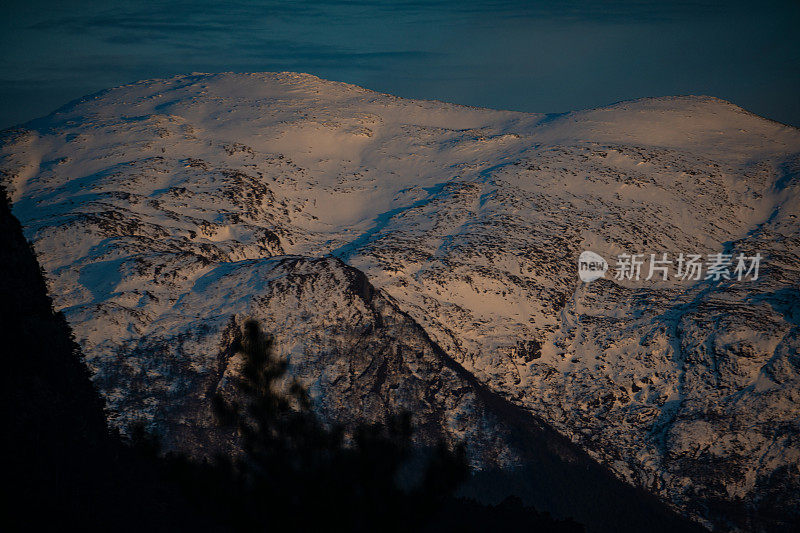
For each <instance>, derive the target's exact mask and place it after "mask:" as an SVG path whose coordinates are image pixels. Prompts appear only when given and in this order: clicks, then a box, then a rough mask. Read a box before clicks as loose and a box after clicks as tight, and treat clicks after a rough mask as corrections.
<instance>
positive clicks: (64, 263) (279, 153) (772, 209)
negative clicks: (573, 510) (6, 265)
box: [0, 73, 800, 529]
mask: <svg viewBox="0 0 800 533" xmlns="http://www.w3.org/2000/svg"><path fill="white" fill-rule="evenodd" d="M798 154H800V131H798V130H797V129H795V128H791V127H788V126H784V125H781V124H778V123H774V122H771V121H767V120H765V119H762V118H760V117H757V116H754V115H752V114H749V113H747V112H746V111H744V110H742V109H740V108H738V107H736V106H734V105H732V104H730V103H727V102H724V101H721V100H718V99H714V98H709V97H676V98H658V99H644V100H637V101H633V102H624V103H620V104H616V105H613V106H610V107H607V108H602V109H595V110H587V111H580V112H574V113H567V114H561V115H531V114H523V113H514V112H505V111H492V110H483V109H474V108H467V107H462V106H457V105H451V104H445V103H440V102H432V101H412V100H404V99H400V98H396V97H393V96H389V95H382V94H378V93H374V92H371V91H367V90H365V89H362V88H359V87H354V86H351V85H346V84H341V83H333V82H328V81H324V80H320V79H318V78H315V77H313V76H309V75H302V74H291V73H283V74H250V75H244V74H220V75H193V76H184V77H176V78H172V79H168V80H148V81H143V82H139V83H135V84H131V85H127V86H123V87H119V88H115V89H111V90H108V91H104V92H102V93H98V94H97V95H93V96H90V97H87V98H84V99H82V100H80V101H77V102H73V103H72V104H69V105H68V106H65V107H64V108H62V109H61V110H59V111H57V112H56V113H54V114H52V115H50V116H49V117H46V118H43V119H40V120H37V121H33V122H31V123H29V124H26V125H25V126H24V127H23V128H19V129H14V130H7V131H6V132H4V134H3V144H2V152H0V155H2V161H1V162H0V170H2V173H3V176H4V178H3V181H4V184H5V186H6V187H7V188H9V190H10V191H11V193H12V198H13V200H14V202H15V203H14V213H15V215H16V216H17V217H18V218H19V219H20V221H21V222H22V223H23V225H24V227H25V231H26V234H27V236H28V238H29V239H31V241H32V242H33V243H34V246H35V248H36V250H37V253H38V254H39V260H40V263H41V264H42V265H43V267H44V268H45V270H46V272H47V274H48V277H49V282H50V289H51V293H52V295H53V297H54V301H55V303H56V305H57V307H58V308H59V309H61V310H63V311H64V313H65V314H66V316H67V318H68V320H69V321H70V323H71V325H72V327H73V330H74V331H75V334H76V337H77V338H78V340H79V342H80V343H81V345H82V347H83V350H84V353H85V354H86V359H87V363H88V364H89V365H90V367H91V368H92V370H93V372H94V373H95V381H96V383H98V385H99V386H100V388H101V390H102V392H103V394H104V395H105V397H106V399H107V402H108V405H109V417H110V418H111V420H113V421H115V422H117V423H118V424H120V425H121V426H123V427H124V426H125V425H126V424H127V423H129V422H130V421H132V420H136V419H139V418H142V417H143V418H146V419H148V420H151V421H152V423H153V424H154V425H156V426H158V427H160V428H161V430H162V431H164V432H165V433H166V434H168V435H172V436H173V441H172V442H171V444H172V445H173V446H177V447H189V448H202V446H203V442H204V439H207V426H208V424H209V421H208V420H207V410H206V407H207V405H206V404H205V403H204V402H206V401H207V397H208V394H207V393H208V390H210V389H213V388H214V387H215V386H216V384H217V383H218V382H219V380H220V379H222V378H223V376H224V372H225V370H226V365H228V364H229V362H228V361H227V360H226V359H225V357H224V356H223V355H222V354H223V353H224V351H225V345H224V341H225V335H226V333H225V332H226V328H228V327H230V326H229V321H230V319H231V316H232V315H235V316H236V317H237V320H239V322H241V320H242V319H243V318H244V317H245V316H250V315H253V316H257V317H259V318H262V319H263V320H264V321H265V324H266V326H267V328H268V329H270V330H271V331H273V332H274V333H275V334H276V336H277V339H278V342H279V346H280V349H281V351H282V353H284V354H286V355H287V356H289V357H290V361H291V362H292V365H293V367H294V368H295V369H296V371H297V372H298V374H300V375H302V376H304V379H305V380H306V382H307V383H308V384H309V385H310V386H311V388H312V391H314V392H315V395H316V398H317V404H318V406H319V408H320V409H321V410H322V411H323V412H326V413H328V416H330V417H333V418H337V417H343V418H346V417H348V416H353V417H359V418H367V419H369V418H370V417H376V416H380V414H381V413H384V412H385V411H386V409H388V408H387V407H386V405H383V406H382V405H381V404H382V402H383V403H384V404H391V405H392V408H396V407H398V406H406V407H411V408H413V409H419V410H420V414H419V416H420V419H423V420H425V421H426V422H428V421H433V420H436V421H437V422H436V423H437V424H439V427H440V428H445V433H447V434H448V435H450V437H451V438H453V439H456V438H459V437H464V436H470V435H472V434H473V433H470V432H474V431H477V429H476V428H479V427H480V426H481V424H482V422H481V420H482V419H481V417H479V416H473V415H471V414H467V415H463V416H462V417H461V419H462V420H461V421H460V422H457V421H455V420H454V419H453V417H455V418H459V417H458V416H457V413H459V412H460V409H459V408H458V407H457V406H458V405H460V404H459V403H458V401H456V398H458V397H459V395H458V394H457V393H456V392H454V391H458V390H459V387H460V386H457V385H453V384H450V385H448V386H447V387H445V388H444V390H445V392H444V393H443V395H444V396H445V397H446V398H448V400H441V401H437V402H433V403H431V402H428V403H426V404H425V406H424V407H423V406H422V405H421V404H418V403H414V402H417V401H419V398H420V397H422V396H424V395H421V392H420V391H422V390H423V389H424V388H425V387H423V386H420V388H418V389H415V388H414V387H413V386H411V385H408V384H409V383H411V382H413V380H411V378H410V377H409V376H411V375H417V377H418V378H419V379H421V380H422V382H423V383H426V382H428V381H429V380H431V379H433V378H432V376H436V375H438V372H439V371H438V370H431V369H430V368H415V369H411V370H410V369H408V368H407V367H405V366H404V367H403V370H402V372H401V371H400V369H399V367H398V368H395V369H394V371H393V372H394V373H395V374H396V376H395V379H396V380H397V383H389V382H391V381H392V378H391V374H392V373H391V372H390V373H389V374H388V375H387V374H386V373H385V372H384V374H380V375H378V374H376V375H374V376H372V377H370V378H369V379H368V381H369V383H372V384H375V383H376V382H380V386H379V387H377V388H376V389H375V390H376V391H378V393H376V395H372V396H369V398H368V401H367V400H366V399H365V400H364V401H365V402H367V403H365V404H364V405H363V407H362V406H358V402H357V401H354V400H353V398H350V397H348V396H346V395H343V393H342V390H347V387H345V388H344V389H342V387H343V385H342V384H343V380H344V381H347V379H345V377H344V376H353V375H362V374H363V372H364V369H361V370H357V369H355V367H353V368H351V367H350V366H348V365H349V364H350V363H348V362H347V361H348V356H347V354H350V358H351V359H352V361H351V362H352V364H353V365H355V364H356V363H355V362H354V361H359V360H361V359H363V357H364V354H365V353H367V352H370V351H371V352H370V353H372V352H374V351H376V350H378V351H380V350H379V348H378V347H380V346H383V345H382V344H380V343H379V344H378V345H370V344H369V343H367V344H366V345H362V344H360V341H359V338H360V335H361V333H354V332H358V331H361V330H359V328H360V327H362V326H364V327H366V326H365V325H364V323H363V321H364V318H363V317H364V316H371V312H370V313H368V312H366V311H364V310H363V309H362V310H361V311H359V312H356V311H354V309H355V308H358V305H356V303H357V299H356V298H355V296H353V295H354V294H358V291H347V290H344V289H343V288H342V287H343V286H344V285H342V283H344V281H342V280H344V279H345V278H347V275H345V274H344V272H349V271H348V270H346V269H345V270H343V269H342V267H341V266H336V265H338V263H331V262H330V261H331V260H327V262H323V263H319V262H313V261H312V262H310V263H307V265H306V263H302V264H303V265H306V266H303V267H302V268H306V269H310V270H309V272H307V273H306V277H304V276H303V275H292V276H288V274H286V272H284V271H283V270H282V269H284V266H285V261H287V260H291V261H301V262H302V261H307V260H306V259H302V258H320V257H326V256H331V255H332V256H335V257H338V258H339V259H341V260H343V261H344V262H346V263H347V264H348V265H350V266H352V267H355V268H357V269H359V270H360V271H361V272H363V273H365V274H366V279H368V280H369V282H370V283H371V286H374V287H376V288H377V289H378V290H379V292H380V294H381V298H382V299H386V301H387V302H390V303H391V306H392V308H393V309H395V311H393V313H397V312H399V313H402V314H403V315H404V316H405V315H406V314H407V316H408V318H409V320H411V321H412V322H415V323H417V324H419V325H421V326H422V328H424V331H425V332H426V336H429V337H430V339H429V341H432V343H433V344H432V346H437V347H441V349H442V350H444V353H445V354H446V355H445V356H444V357H445V358H446V359H452V360H453V361H456V362H457V363H458V364H459V365H460V366H461V367H463V369H466V370H467V371H468V372H469V373H470V374H472V375H473V376H475V377H476V378H477V379H478V380H479V381H480V382H481V383H483V384H484V385H485V386H486V387H488V388H489V389H491V390H493V391H496V392H498V393H499V394H501V395H502V396H503V397H505V398H506V399H508V400H509V401H511V402H513V403H515V404H516V405H518V406H520V407H523V408H525V409H527V410H529V411H530V412H531V413H533V414H535V415H537V416H540V417H541V418H542V419H544V420H546V421H547V422H548V423H550V424H552V425H553V426H554V427H556V428H557V429H558V430H559V431H560V432H561V433H562V434H564V435H566V436H567V437H569V438H570V439H571V440H572V441H573V442H575V443H577V444H579V445H580V446H581V447H583V448H584V449H585V450H587V451H588V452H589V453H590V454H592V455H593V456H594V457H595V458H597V459H598V460H600V461H602V462H604V463H606V464H608V465H609V466H610V467H611V468H612V469H613V470H614V471H615V472H616V473H617V475H619V476H620V477H621V478H623V479H625V480H627V481H629V482H631V483H634V484H636V485H638V486H641V487H644V488H646V489H648V490H650V491H652V492H654V493H656V494H658V495H659V496H661V497H662V498H663V499H664V500H665V501H668V502H671V504H673V505H675V506H676V507H677V508H679V509H680V510H681V511H682V512H684V513H685V514H686V515H688V516H692V517H694V518H696V519H700V520H703V521H704V522H705V523H706V524H713V525H715V526H717V527H720V528H722V529H737V528H738V529H758V528H761V527H768V526H770V525H775V523H773V522H771V521H770V520H772V519H770V518H766V517H767V516H769V514H770V513H777V516H778V517H780V516H785V515H786V513H788V512H789V510H790V509H795V510H796V509H797V508H798V504H799V503H800V502H798V500H797V496H796V494H798V490H797V489H798V488H800V471H798V463H800V443H799V442H798V438H799V437H800V422H799V421H798V413H799V411H800V408H799V407H798V405H800V378H799V377H798V362H799V360H798V355H797V353H798V344H799V342H800V341H798V322H797V320H798V300H800V293H799V292H798V285H800V273H798V268H800V258H798V250H800V247H799V246H798V244H800V243H799V242H798V241H799V240H800V231H799V230H800V227H799V224H800V223H798V218H797V217H798V215H800V213H798V211H800V203H798V197H799V196H800V194H799V191H800V183H798V179H797V176H798V169H799V167H800V157H798ZM586 249H591V250H594V251H595V252H598V253H600V254H601V255H603V256H604V257H606V258H607V259H610V258H612V257H615V256H616V255H617V254H619V253H622V252H628V253H648V254H649V253H651V252H652V253H661V252H669V253H678V252H684V253H700V254H707V253H715V252H722V251H732V252H739V251H741V252H745V253H747V254H748V255H752V254H754V253H755V252H760V253H761V254H762V255H763V256H765V259H764V265H763V267H762V272H761V277H760V278H759V279H758V280H756V281H742V282H737V281H735V280H733V281H721V282H711V281H708V282H707V281H702V280H701V281H697V282H685V281H669V282H645V281H639V282H634V281H630V282H617V281H614V280H611V279H606V280H600V281H597V282H593V283H592V284H589V285H585V284H583V283H581V282H580V281H579V279H578V277H577V275H576V273H577V269H576V260H577V257H578V255H579V254H580V252H581V251H583V250H586ZM292 258H294V259H292ZM280 265H284V266H280ZM298 268H299V267H298ZM301 270H302V269H301ZM309 276H310V277H311V278H312V279H317V278H319V279H324V280H326V281H325V282H324V283H323V282H321V281H320V282H319V283H316V284H314V286H313V287H305V288H304V281H303V280H304V279H307V278H308V277H309ZM337 276H338V277H337ZM289 278H291V280H292V281H291V282H288V281H287V279H289ZM336 280H339V281H336ZM345 285H346V284H345ZM323 287H324V288H323ZM337 287H338V288H337ZM303 295H311V296H309V298H310V300H311V301H312V302H313V303H311V304H309V303H308V302H306V301H304V300H303ZM354 302H355V303H354ZM354 306H355V307H354ZM359 313H361V314H359ZM373 314H374V313H373ZM404 331H405V330H404ZM392 335H395V334H391V335H390V336H392ZM397 335H401V333H397ZM397 335H396V336H397ZM353 336H355V338H353ZM396 336H395V337H396ZM395 337H393V338H395ZM429 341H425V342H429ZM393 342H394V341H393ZM420 342H422V341H420ZM425 342H423V344H425ZM390 344H392V343H390ZM395 344H396V342H395ZM395 344H392V345H393V346H394V345H395ZM380 349H381V350H382V349H383V348H380ZM427 349H428V350H432V349H433V348H427ZM437 349H438V348H437ZM326 354H338V355H337V356H336V357H335V358H333V360H332V361H331V360H328V359H326ZM372 355H373V356H374V353H372ZM434 359H436V358H434ZM367 360H369V361H372V359H371V358H368V359H367ZM437 360H438V359H437ZM437 364H441V363H437ZM342 365H344V366H342ZM423 366H424V365H423ZM434 366H435V365H434ZM367 367H369V368H372V366H371V365H367ZM345 370H346V371H345ZM397 376H402V379H399V378H397ZM348 379H349V378H348ZM376 380H377V381H376ZM381 380H383V381H381ZM409 380H411V381H409ZM390 385H396V387H395V388H391V387H390ZM406 385H408V387H410V390H406V389H405V388H404V387H406ZM404 391H405V392H404ZM398 394H399V395H400V396H399V397H397V398H395V397H394V396H392V395H398ZM344 398H349V399H347V400H345V399H344ZM365 398H367V397H365ZM410 398H415V400H414V401H411V400H410ZM326 402H327V403H326ZM369 402H372V403H369ZM409 402H410V403H409ZM426 409H427V410H428V411H427V414H425V413H426ZM473 411H474V410H473ZM466 412H467V413H470V412H472V411H470V410H469V409H467V410H466ZM203 413H205V414H203ZM434 414H435V416H434ZM448 417H450V418H448ZM431 423H432V422H431ZM437 431H439V430H437ZM479 433H480V432H479ZM481 434H485V432H484V433H481ZM469 438H470V440H474V441H475V443H476V444H475V446H473V448H472V449H471V457H472V459H473V460H474V461H475V463H476V464H477V465H483V466H485V467H486V468H489V467H496V466H503V465H506V466H507V465H511V464H513V463H514V460H513V459H512V458H511V457H510V456H509V457H505V458H504V456H503V454H505V453H511V452H506V451H503V450H507V448H508V447H507V446H506V445H505V444H496V445H495V446H494V448H495V453H494V456H492V453H489V452H487V450H489V449H492V446H488V445H485V444H482V443H483V442H484V441H483V440H481V439H479V438H477V437H471V436H470V437H469ZM479 443H481V444H479ZM487 446H488V447H487ZM487 453H488V455H487ZM490 456H492V457H491V458H490Z"/></svg>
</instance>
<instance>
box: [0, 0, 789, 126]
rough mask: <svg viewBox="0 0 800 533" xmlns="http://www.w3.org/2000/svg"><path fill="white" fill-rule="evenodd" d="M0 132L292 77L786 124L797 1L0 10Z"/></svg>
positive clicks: (51, 5)
mask: <svg viewBox="0 0 800 533" xmlns="http://www.w3.org/2000/svg"><path fill="white" fill-rule="evenodd" d="M0 54H2V55H0V67H1V68H0V128H2V127H7V126H11V125H13V124H16V123H21V122H24V121H26V120H29V119H32V118H35V117H38V116H41V115H44V114H47V113H49V112H50V111H52V110H53V109H55V108H56V107H58V106H60V105H61V104H63V103H66V102H67V101H69V100H72V99H74V98H78V97H80V96H83V95H85V94H88V93H92V92H95V91H98V90H100V89H104V88H107V87H111V86H114V85H120V84H122V83H127V82H131V81H135V80H138V79H142V78H151V77H163V76H171V75H174V74H181V73H190V72H193V71H197V72H221V71H239V72H244V71H274V70H293V71H302V72H310V73H312V74H316V75H318V76H321V77H324V78H329V79H334V80H341V81H347V82H350V83H356V84H358V85H363V86H365V87H368V88H371V89H375V90H379V91H382V92H388V93H392V94H396V95H399V96H406V97H415V98H435V99H439V100H446V101H451V102H457V103H461V104H468V105H477V106H484V107H492V108H504V109H515V110H521V111H534V112H548V113H550V112H561V111H566V110H570V109H581V108H586V107H595V106H601V105H606V104H610V103H612V102H616V101H619V100H625V99H630V98H638V97H642V96H664V95H673V94H709V95H713V96H717V97H720V98H724V99H726V100H730V101H732V102H734V103H736V104H738V105H741V106H743V107H745V108H747V109H749V110H750V111H753V112H755V113H758V114H760V115H763V116H766V117H769V118H772V119H775V120H778V121H781V122H785V123H788V124H792V125H795V126H800V1H797V0H794V1H786V0H783V1H779V0H764V1H759V2H742V1H736V0H733V1H728V2H694V1H678V2H650V1H610V2H608V1H607V2H600V1H590V0H575V1H562V2H556V1H552V2H547V1H528V2H520V1H507V2H499V1H491V0H479V1H470V0H409V1H399V2H388V1H384V2H366V1H364V2H362V1H359V0H350V1H336V0H323V1H307V2H293V1H284V2H264V1H247V2H238V3H235V4H234V3H229V2H222V1H215V2H211V1H208V0H195V1H192V2H158V1H155V2H144V1H142V0H138V1H129V0H125V1H121V0H106V1H102V2H100V1H97V2H95V1H84V2H75V1H69V0H66V1H61V2H53V1H41V0H26V1H17V0H5V2H3V4H2V7H0Z"/></svg>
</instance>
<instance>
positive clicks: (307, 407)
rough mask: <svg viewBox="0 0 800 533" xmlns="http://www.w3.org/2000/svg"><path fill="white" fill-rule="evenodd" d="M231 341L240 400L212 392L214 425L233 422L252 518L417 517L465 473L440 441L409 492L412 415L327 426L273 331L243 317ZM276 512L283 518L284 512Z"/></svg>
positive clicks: (364, 523)
mask: <svg viewBox="0 0 800 533" xmlns="http://www.w3.org/2000/svg"><path fill="white" fill-rule="evenodd" d="M243 330H244V331H243V334H242V335H241V336H240V337H237V338H236V339H235V340H234V346H233V348H234V351H235V352H239V353H241V354H242V355H243V365H242V370H241V373H240V376H238V377H237V378H235V379H236V388H237V389H238V392H239V397H241V398H243V399H244V401H245V402H246V403H245V405H242V404H240V403H239V402H238V401H236V400H226V399H224V398H223V397H222V396H220V395H217V396H215V397H214V400H213V401H214V408H215V412H216V414H217V418H218V420H219V421H220V423H222V424H225V425H228V426H232V427H235V428H236V429H237V430H238V433H239V435H240V436H241V439H242V445H243V449H244V452H245V453H244V455H243V456H242V457H241V458H240V459H239V460H238V461H237V463H236V465H235V471H236V472H237V473H238V475H240V476H241V480H240V483H241V485H242V486H244V487H246V492H247V493H248V497H249V498H252V505H251V506H250V509H248V510H247V512H246V513H245V515H246V516H248V519H249V520H250V521H252V523H253V525H254V526H256V525H257V524H263V523H264V518H265V517H264V516H261V515H262V514H263V513H262V512H259V511H260V509H263V506H259V503H258V502H270V504H271V509H270V510H269V511H268V512H269V514H270V519H271V520H275V519H279V520H282V521H286V522H288V523H292V524H295V525H299V523H303V525H304V526H307V527H313V526H315V525H319V524H315V522H317V521H319V520H320V518H322V521H323V522H324V523H325V525H327V526H331V525H334V524H335V525H337V526H339V527H346V528H347V529H351V530H352V529H373V528H374V526H375V524H376V523H381V524H384V525H385V526H386V527H389V528H397V529H400V528H405V527H411V526H413V525H415V523H416V524H419V523H421V522H422V521H424V520H426V519H428V518H429V517H430V515H431V514H432V513H433V512H435V511H436V510H437V509H438V508H439V506H440V504H441V502H442V501H443V500H444V498H446V497H447V496H449V495H450V494H451V493H452V491H453V490H455V488H456V487H457V486H458V484H459V483H460V482H461V481H463V480H464V479H465V478H466V476H467V473H468V469H467V466H466V456H465V453H464V447H463V446H461V445H458V446H456V447H455V448H454V449H450V448H449V447H448V446H446V445H445V444H444V443H440V444H439V445H438V446H437V447H436V448H435V449H434V450H432V451H430V453H429V454H428V461H427V466H426V468H425V471H424V473H423V475H422V476H421V478H420V479H421V481H420V482H419V483H418V484H417V486H415V487H413V488H411V489H410V490H408V489H407V490H403V489H401V488H399V487H398V483H397V480H398V478H399V477H400V474H401V469H402V468H403V466H404V464H405V462H406V461H407V460H409V458H410V455H411V452H412V441H411V437H412V426H411V417H410V416H409V415H408V414H402V415H399V416H396V417H393V418H391V419H390V420H388V421H387V423H385V424H372V425H361V426H357V427H356V428H354V429H351V430H350V431H345V429H344V428H342V427H332V428H329V427H326V426H325V425H324V424H323V423H322V422H321V421H320V420H319V419H318V418H317V416H316V415H315V414H314V412H313V411H312V410H311V403H310V401H309V398H308V395H307V393H306V391H305V389H304V388H303V387H302V386H301V385H300V384H299V383H298V382H297V381H296V380H288V379H287V364H286V361H284V360H281V359H279V358H277V357H275V356H274V354H273V349H272V346H273V343H272V338H271V337H269V336H266V335H264V334H263V333H262V332H261V329H260V327H259V325H258V323H256V322H255V321H252V320H251V321H247V322H246V323H245V324H244V328H243ZM281 515H282V516H281Z"/></svg>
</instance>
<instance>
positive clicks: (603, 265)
mask: <svg viewBox="0 0 800 533" xmlns="http://www.w3.org/2000/svg"><path fill="white" fill-rule="evenodd" d="M607 271H608V263H607V262H606V260H605V259H603V258H602V256H600V255H598V254H596V253H594V252H590V251H589V250H586V251H585V252H582V253H581V255H580V257H578V277H579V278H581V281H583V282H585V283H589V282H590V281H594V280H596V279H600V278H602V277H605V275H606V272H607Z"/></svg>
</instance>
